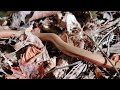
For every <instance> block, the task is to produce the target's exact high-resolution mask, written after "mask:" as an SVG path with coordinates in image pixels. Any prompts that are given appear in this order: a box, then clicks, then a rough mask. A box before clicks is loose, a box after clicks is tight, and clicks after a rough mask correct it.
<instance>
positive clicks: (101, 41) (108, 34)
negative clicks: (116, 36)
mask: <svg viewBox="0 0 120 90" xmlns="http://www.w3.org/2000/svg"><path fill="white" fill-rule="evenodd" d="M116 28H118V27H114V28H113V29H112V30H110V31H109V32H108V33H107V34H106V35H105V36H103V38H102V39H101V40H100V41H99V42H98V46H99V45H100V44H101V42H102V41H103V40H104V39H105V38H106V37H107V36H108V35H109V34H110V33H111V32H113V31H114V30H116Z"/></svg>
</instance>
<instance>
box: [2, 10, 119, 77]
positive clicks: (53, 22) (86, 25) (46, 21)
mask: <svg viewBox="0 0 120 90" xmlns="http://www.w3.org/2000/svg"><path fill="white" fill-rule="evenodd" d="M119 26H120V12H119V11H14V12H13V11H9V14H8V15H7V16H5V17H1V18H0V31H1V30H5V31H7V30H17V31H22V33H21V34H15V35H12V36H11V37H10V38H0V78H4V79H118V78H119V70H118V69H116V67H114V66H113V68H115V70H108V69H106V68H104V67H98V66H96V65H95V64H91V63H89V62H86V61H84V60H82V59H78V58H74V57H70V56H67V55H66V54H63V53H62V52H61V51H60V50H59V49H57V48H56V47H55V46H54V44H53V43H51V42H49V41H41V40H40V39H39V38H38V37H37V36H35V35H33V34H32V33H31V32H38V33H55V34H57V35H58V36H60V38H61V39H62V40H63V41H64V42H66V43H68V44H70V45H73V46H75V47H78V48H81V49H85V50H88V51H91V52H94V53H98V54H100V55H104V57H106V58H107V59H111V60H113V61H116V62H119V60H120V48H119V47H120V27H119Z"/></svg>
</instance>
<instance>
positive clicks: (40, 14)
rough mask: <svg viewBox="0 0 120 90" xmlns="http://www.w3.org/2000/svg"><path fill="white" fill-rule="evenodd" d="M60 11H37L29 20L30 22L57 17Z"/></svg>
mask: <svg viewBox="0 0 120 90" xmlns="http://www.w3.org/2000/svg"><path fill="white" fill-rule="evenodd" d="M58 12H59V11H35V12H34V14H33V16H32V17H31V18H30V19H29V21H33V20H36V19H40V18H44V17H48V16H51V15H56V14H57V13H58Z"/></svg>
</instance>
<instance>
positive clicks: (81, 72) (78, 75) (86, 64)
mask: <svg viewBox="0 0 120 90" xmlns="http://www.w3.org/2000/svg"><path fill="white" fill-rule="evenodd" d="M85 67H87V64H86V65H85V66H84V68H83V69H82V71H81V73H82V72H83V70H84V69H85ZM81 73H80V74H79V75H78V76H77V78H80V77H81Z"/></svg>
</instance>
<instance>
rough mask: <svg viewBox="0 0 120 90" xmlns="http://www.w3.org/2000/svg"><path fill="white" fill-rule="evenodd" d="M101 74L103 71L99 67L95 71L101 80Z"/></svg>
mask: <svg viewBox="0 0 120 90" xmlns="http://www.w3.org/2000/svg"><path fill="white" fill-rule="evenodd" d="M101 73H102V71H101V70H100V69H99V68H98V67H96V69H95V74H96V75H95V77H96V79H100V77H101Z"/></svg>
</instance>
